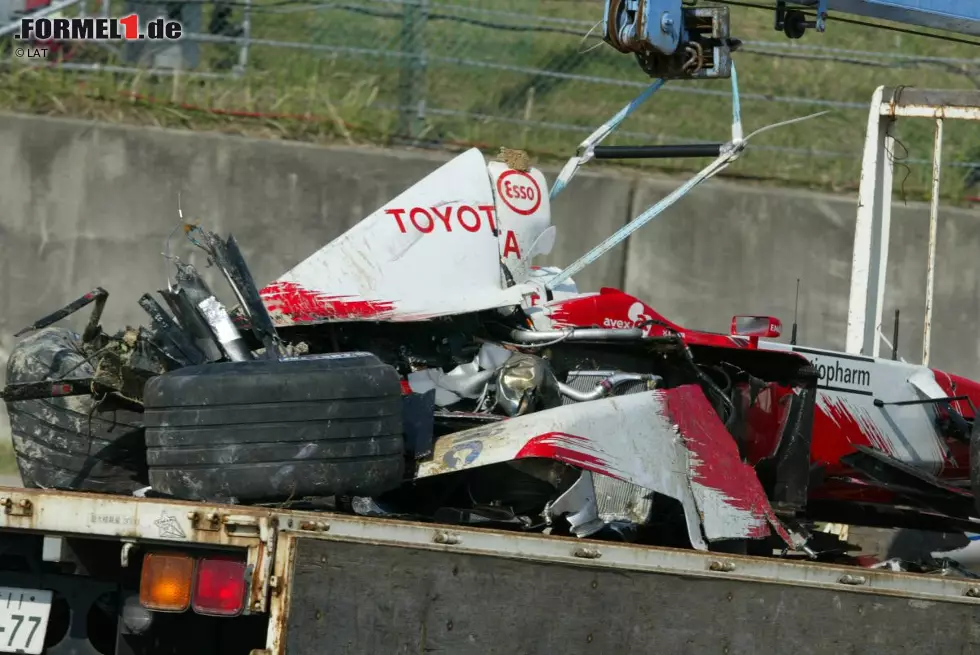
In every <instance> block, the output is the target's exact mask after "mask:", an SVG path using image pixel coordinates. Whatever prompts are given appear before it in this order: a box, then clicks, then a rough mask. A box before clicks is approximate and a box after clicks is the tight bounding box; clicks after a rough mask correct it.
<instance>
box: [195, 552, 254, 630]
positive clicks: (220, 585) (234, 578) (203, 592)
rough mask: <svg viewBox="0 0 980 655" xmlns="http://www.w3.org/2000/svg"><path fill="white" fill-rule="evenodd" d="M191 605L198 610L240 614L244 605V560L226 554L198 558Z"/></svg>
mask: <svg viewBox="0 0 980 655" xmlns="http://www.w3.org/2000/svg"><path fill="white" fill-rule="evenodd" d="M191 606H192V607H193V608H194V611H195V612H197V613H198V614H208V615H211V616H237V615H238V614H240V613H241V611H242V610H243V609H244V608H245V562H243V561H241V560H236V559H231V558H227V557H224V558H210V557H209V558H204V559H201V561H200V562H199V563H198V565H197V580H196V583H195V585H194V600H193V602H192V603H191Z"/></svg>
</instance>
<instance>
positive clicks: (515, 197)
mask: <svg viewBox="0 0 980 655" xmlns="http://www.w3.org/2000/svg"><path fill="white" fill-rule="evenodd" d="M497 195H498V196H499V197H500V199H501V200H503V201H504V204H505V205H507V207H509V208H510V210H511V211H513V212H514V213H515V214H520V215H521V216H530V215H531V214H533V213H534V212H536V211H538V207H540V206H541V188H540V187H539V186H538V183H537V181H536V180H535V179H534V178H533V177H531V176H530V175H529V174H527V173H525V172H524V171H514V170H510V171H506V172H505V173H504V174H503V175H501V176H500V177H498V178H497Z"/></svg>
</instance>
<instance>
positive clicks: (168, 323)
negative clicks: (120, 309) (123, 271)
mask: <svg viewBox="0 0 980 655" xmlns="http://www.w3.org/2000/svg"><path fill="white" fill-rule="evenodd" d="M138 302H139V305H140V307H142V308H143V310H144V311H145V312H146V313H147V314H149V316H150V320H151V322H152V323H153V327H154V329H156V331H157V332H158V333H159V334H160V336H161V337H162V338H163V339H164V340H165V341H168V342H170V344H171V345H173V346H174V347H175V348H176V349H177V352H178V353H180V355H181V356H182V358H183V359H184V360H185V361H184V363H185V365H192V364H203V363H204V362H205V361H207V357H205V355H204V353H202V352H201V350H200V349H199V348H198V347H197V346H195V345H194V343H193V342H192V341H191V340H190V337H188V335H186V334H184V332H183V331H182V330H181V329H180V327H178V326H177V325H176V324H175V323H174V322H173V321H172V320H171V319H170V317H169V316H168V315H167V312H165V311H163V307H161V306H160V303H158V302H157V301H156V300H155V299H154V298H153V296H151V295H150V294H148V293H144V294H143V295H142V296H140V298H139V301H138ZM168 354H170V355H171V357H173V356H174V354H175V353H168Z"/></svg>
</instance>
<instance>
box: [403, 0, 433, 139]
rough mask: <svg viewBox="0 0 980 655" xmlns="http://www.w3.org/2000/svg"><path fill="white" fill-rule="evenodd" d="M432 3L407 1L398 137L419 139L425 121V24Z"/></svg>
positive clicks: (415, 0) (405, 3)
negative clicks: (429, 5)
mask: <svg viewBox="0 0 980 655" xmlns="http://www.w3.org/2000/svg"><path fill="white" fill-rule="evenodd" d="M428 4H429V3H428V0H404V4H403V7H404V9H403V11H402V30H401V54H402V57H401V74H400V79H399V84H398V86H399V88H398V136H400V137H408V138H410V139H415V138H417V137H418V136H419V134H421V131H422V127H423V123H424V121H425V86H426V84H425V78H426V70H425V69H426V62H425V24H426V18H427V16H428V13H429V8H428Z"/></svg>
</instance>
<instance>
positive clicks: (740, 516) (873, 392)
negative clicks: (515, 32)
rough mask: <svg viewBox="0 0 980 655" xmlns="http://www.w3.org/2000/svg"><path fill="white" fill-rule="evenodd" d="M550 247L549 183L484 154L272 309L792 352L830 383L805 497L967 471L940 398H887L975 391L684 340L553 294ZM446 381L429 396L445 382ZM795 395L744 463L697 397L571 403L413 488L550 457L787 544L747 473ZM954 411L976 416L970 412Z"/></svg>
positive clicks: (365, 232)
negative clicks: (868, 465) (879, 473)
mask: <svg viewBox="0 0 980 655" xmlns="http://www.w3.org/2000/svg"><path fill="white" fill-rule="evenodd" d="M553 239H554V228H553V227H552V226H551V215H550V203H549V198H548V191H547V185H546V183H545V179H544V176H543V175H542V174H541V173H540V172H539V171H537V170H535V169H531V170H529V171H516V170H512V169H510V168H508V167H507V165H505V164H503V163H500V162H490V163H488V162H486V160H485V159H484V157H483V155H482V154H481V153H480V152H479V151H478V150H476V149H473V150H469V151H467V152H465V153H463V154H461V155H459V156H457V157H456V158H454V159H453V160H451V161H450V162H448V163H447V164H445V165H443V166H442V167H440V168H439V169H437V170H436V171H434V172H433V173H431V174H430V175H428V176H427V177H425V178H424V179H422V180H421V181H419V182H418V183H417V184H415V185H414V186H413V187H411V188H410V189H408V190H406V191H405V192H404V193H402V194H401V195H399V196H398V197H396V198H395V199H393V200H392V201H391V202H389V203H387V204H385V205H384V206H383V207H381V208H380V209H378V210H377V211H376V212H374V213H373V214H371V215H370V216H368V217H367V218H366V219H364V220H363V221H362V222H360V223H359V224H357V225H356V226H354V227H353V228H351V229H350V230H348V231H347V232H346V233H344V234H343V235H341V236H340V237H338V238H337V239H335V240H334V241H332V242H331V243H329V244H328V245H326V246H324V247H323V248H321V249H320V250H319V251H317V252H316V253H314V254H313V255H312V256H310V257H309V258H308V259H306V260H305V261H303V262H301V263H300V264H298V265H297V266H296V267H294V268H293V269H291V270H290V271H288V272H287V273H285V274H284V275H282V276H281V277H280V278H279V279H277V280H276V281H274V282H273V283H271V284H270V285H268V286H267V287H265V288H264V289H263V290H262V297H263V299H264V301H265V303H266V306H267V307H268V309H269V310H270V313H271V314H272V316H273V319H274V322H275V323H276V325H277V326H279V327H284V326H290V325H309V324H319V323H325V322H338V321H342V322H347V321H364V320H368V321H418V320H425V319H430V318H435V317H439V316H448V315H456V314H466V313H472V312H478V311H486V310H494V309H500V310H504V311H509V310H512V309H513V308H514V307H515V306H522V307H523V308H524V310H525V312H526V313H527V314H528V316H529V317H530V319H531V321H532V323H533V326H534V328H535V329H537V330H555V329H562V328H571V327H589V328H595V327H597V328H627V327H633V326H643V329H644V330H645V334H646V336H651V337H653V336H660V335H665V334H670V333H674V334H679V335H680V336H681V337H682V339H683V340H684V341H685V342H686V343H687V344H688V345H690V346H708V347H713V348H726V349H748V348H760V349H771V350H782V351H793V352H795V353H796V354H798V355H799V356H801V357H803V358H806V359H807V360H809V361H810V362H811V363H812V364H813V365H814V366H815V367H817V369H818V372H819V373H820V378H821V379H820V387H819V396H818V400H817V408H816V416H815V418H814V431H813V443H812V450H811V459H812V462H813V464H814V465H818V466H820V467H823V468H824V470H825V472H826V474H827V475H828V480H829V481H828V482H827V483H826V484H824V485H821V486H819V487H817V488H811V497H812V496H821V495H823V496H828V495H829V496H830V497H833V498H835V499H857V498H860V499H863V500H868V499H871V500H875V499H877V500H882V501H884V502H887V500H888V498H887V494H882V492H881V491H880V490H874V489H869V488H868V487H867V486H864V485H861V484H855V478H853V472H852V471H849V470H848V468H847V467H846V466H844V465H843V464H842V463H841V457H843V456H845V455H848V454H850V453H853V452H854V451H855V447H856V446H869V447H872V448H874V449H876V450H879V451H881V452H883V453H886V454H888V455H890V456H892V457H894V458H896V459H898V460H900V461H902V462H905V463H907V464H911V465H912V466H915V467H917V468H919V469H921V470H922V471H925V472H928V473H931V474H935V475H937V476H943V477H946V478H963V477H966V476H967V475H968V473H967V469H966V467H967V466H968V455H967V453H966V451H965V446H964V445H963V444H961V443H959V442H954V441H953V440H951V439H947V438H945V437H944V436H943V435H941V434H940V432H939V427H938V423H937V420H936V416H937V408H936V406H935V404H918V405H905V406H902V405H892V404H891V403H895V402H902V401H910V400H921V399H923V398H940V397H947V396H952V395H963V394H966V395H970V396H971V397H972V398H973V399H974V402H975V403H980V385H977V384H976V383H973V382H970V381H967V380H964V379H962V378H956V377H955V376H951V375H947V374H945V373H936V372H934V371H932V370H930V369H929V368H927V367H924V366H917V365H913V364H905V363H902V362H896V361H892V360H883V359H873V358H869V357H863V356H857V355H848V354H844V353H835V352H831V351H824V350H816V349H811V348H803V347H798V346H789V345H787V344H782V343H778V342H770V341H758V339H755V338H746V337H741V336H733V335H727V334H717V333H710V332H703V331H697V330H690V329H685V328H683V327H681V326H678V325H676V324H674V323H672V322H671V321H669V320H668V319H667V318H666V317H664V316H662V315H660V314H659V313H657V312H656V311H655V310H654V309H653V308H652V307H650V306H649V305H647V304H646V303H644V302H643V301H641V300H639V299H637V298H635V297H633V296H631V295H629V294H626V293H624V292H622V291H619V290H615V289H602V290H600V291H599V292H595V293H578V292H577V289H576V288H575V285H574V283H573V282H571V281H570V280H569V281H568V282H567V283H566V284H565V285H563V286H561V287H559V288H558V289H553V290H551V292H550V297H551V299H550V300H546V298H548V293H546V289H545V286H544V285H545V283H546V282H547V281H548V280H549V279H550V278H551V277H554V275H556V274H557V273H558V272H559V269H555V268H539V267H534V266H533V265H532V260H533V258H534V257H535V256H536V255H538V254H546V253H547V252H548V251H549V250H550V248H551V243H553ZM437 377H438V376H436V377H431V378H429V381H428V382H426V384H427V385H429V386H430V387H431V386H432V385H433V384H435V385H438V384H439V382H438V380H437ZM447 377H448V376H447ZM406 384H408V382H406ZM792 393H793V391H792V390H791V389H789V388H785V389H783V388H777V387H775V386H773V387H772V388H769V389H767V390H766V391H765V392H764V393H761V394H759V395H758V397H756V398H754V400H753V403H754V404H753V406H752V407H750V408H748V411H749V416H750V423H751V426H750V427H751V430H750V434H751V443H750V444H749V448H748V453H749V454H748V460H749V461H748V463H745V462H743V461H742V459H741V457H740V454H739V451H738V448H737V447H736V444H735V443H734V441H733V440H732V438H731V435H730V434H729V433H728V432H727V430H726V429H725V427H724V425H722V423H721V422H720V420H719V419H718V417H717V415H716V414H715V413H714V412H713V410H712V409H711V407H710V405H709V403H708V401H707V400H706V398H705V397H704V395H703V394H702V392H701V390H700V389H699V388H698V387H693V386H691V387H678V388H674V389H667V390H657V391H648V392H643V393H637V394H632V395H627V396H619V397H613V398H608V399H603V400H596V401H590V402H582V403H578V404H572V405H566V406H562V407H558V408H556V409H551V410H546V411H541V412H537V413H534V414H530V415H527V416H519V417H516V418H511V419H507V420H503V421H500V422H497V423H494V424H492V425H490V426H489V427H486V426H485V427H479V428H474V429H471V430H466V431H464V432H460V433H456V434H453V435H449V436H447V437H443V438H441V439H439V440H437V442H436V445H435V453H434V455H433V457H432V458H431V460H430V461H426V462H423V463H422V464H421V465H420V467H419V470H418V473H417V476H418V477H420V478H422V477H429V476H433V475H439V474H443V473H448V472H453V471H458V470H464V469H467V468H475V467H479V466H485V465H489V464H495V463H501V462H506V461H512V460H517V459H522V458H526V457H544V458H550V459H555V460H559V461H563V462H565V463H568V464H572V465H574V466H577V467H580V468H582V469H585V470H589V471H592V472H593V473H597V474H601V475H606V476H610V477H613V478H616V479H619V480H624V481H627V482H631V483H633V484H636V485H639V486H641V487H643V488H646V489H650V490H654V491H657V492H659V493H662V494H665V495H667V496H670V497H672V498H675V499H677V500H678V501H680V502H681V504H682V505H683V506H684V508H685V512H686V515H687V520H688V527H689V533H690V536H691V541H692V544H694V545H695V547H699V548H704V547H706V543H705V538H707V540H716V539H737V538H758V537H760V536H765V535H766V534H768V533H769V530H770V529H771V528H775V530H776V532H777V533H779V534H780V535H781V536H783V538H784V539H786V540H787V541H788V542H790V541H792V539H791V537H790V536H789V535H788V534H787V533H786V531H785V530H784V529H783V527H782V526H781V525H780V524H779V522H778V521H777V520H776V519H775V516H774V514H773V511H772V508H771V507H770V505H769V502H768V500H767V499H766V497H765V494H764V493H763V490H762V487H761V485H760V483H759V481H758V479H757V476H756V475H755V473H754V471H753V469H752V466H753V465H755V464H756V463H758V462H759V461H761V460H763V459H765V458H768V457H771V456H772V455H773V454H774V453H775V452H776V450H777V449H778V448H779V434H780V433H781V431H782V422H783V421H784V420H785V408H786V407H787V406H788V403H787V402H786V401H787V400H788V398H787V397H786V396H787V395H788V394H792ZM876 401H879V402H880V403H884V404H879V403H876ZM961 404H962V403H961ZM957 408H958V409H961V410H962V413H963V415H964V416H965V417H967V418H972V412H971V410H970V408H969V407H959V406H958V405H957ZM702 531H703V532H702ZM702 534H703V537H702Z"/></svg>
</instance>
